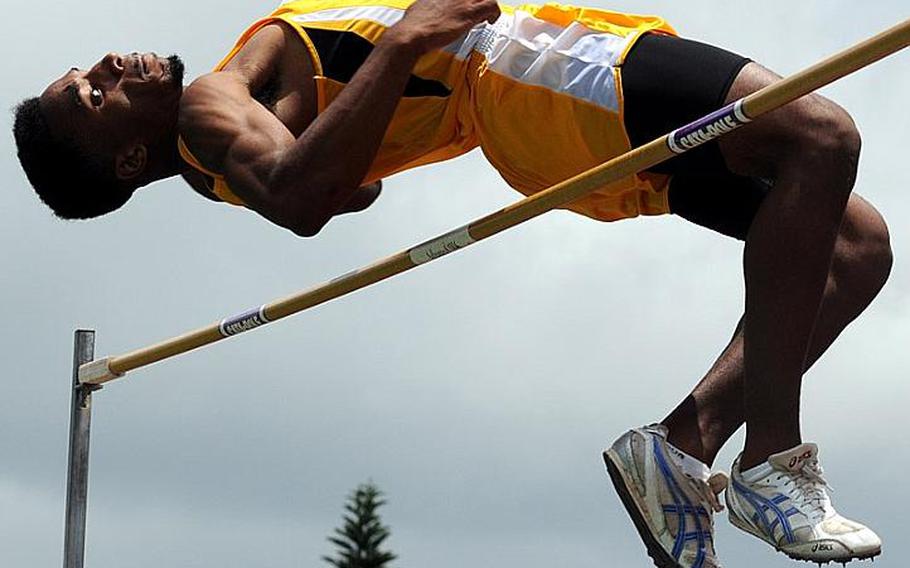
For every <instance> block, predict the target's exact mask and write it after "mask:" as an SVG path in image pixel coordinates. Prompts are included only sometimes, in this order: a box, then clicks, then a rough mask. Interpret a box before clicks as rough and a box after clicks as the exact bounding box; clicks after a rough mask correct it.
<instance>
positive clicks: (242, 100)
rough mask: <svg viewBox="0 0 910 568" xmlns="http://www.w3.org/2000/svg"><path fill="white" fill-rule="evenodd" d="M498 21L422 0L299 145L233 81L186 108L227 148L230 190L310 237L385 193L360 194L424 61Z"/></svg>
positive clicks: (210, 84) (490, 9)
mask: <svg viewBox="0 0 910 568" xmlns="http://www.w3.org/2000/svg"><path fill="white" fill-rule="evenodd" d="M498 16H499V7H498V5H497V4H496V2H495V0H418V1H417V2H415V3H414V4H412V5H411V7H410V8H409V9H408V12H407V13H406V14H405V17H404V18H403V19H402V20H401V22H399V23H398V24H396V25H395V26H393V27H392V28H390V29H389V30H387V31H386V32H385V33H384V34H383V36H382V38H381V39H380V41H379V42H378V43H377V44H376V46H375V48H374V49H373V51H372V53H371V54H370V56H369V57H368V58H367V59H366V61H365V62H364V63H363V65H362V66H361V67H360V69H359V70H358V71H357V73H356V74H355V75H354V77H353V78H352V79H351V81H350V83H349V84H348V85H347V86H346V87H345V88H344V89H343V90H342V92H341V93H340V94H339V95H338V97H337V98H336V99H335V100H334V101H333V102H332V104H331V105H329V107H328V108H327V109H326V110H325V111H324V112H323V113H321V114H320V115H319V116H318V117H317V118H316V119H315V120H314V121H313V122H312V123H311V124H310V125H309V126H307V128H306V129H305V130H304V131H303V133H302V134H301V135H300V136H299V137H297V138H294V136H293V135H292V134H291V133H290V131H289V130H288V129H287V128H286V127H285V126H284V125H283V124H282V123H281V122H280V121H279V120H278V119H277V118H275V116H274V115H272V114H271V113H270V112H268V111H267V110H265V109H264V108H263V107H262V106H261V105H259V104H258V103H256V102H255V101H254V100H253V99H252V98H251V97H250V93H249V89H248V88H247V87H245V86H244V85H243V84H242V83H240V82H239V81H236V79H232V78H231V77H230V74H227V73H214V74H212V75H209V76H208V77H206V78H204V79H205V80H204V81H202V80H200V81H197V82H196V83H194V85H193V87H191V88H190V89H188V90H187V92H186V94H185V95H184V99H185V101H184V102H183V103H182V104H183V106H184V108H192V105H193V104H194V102H198V101H200V100H202V101H205V102H206V121H207V122H208V123H210V124H216V126H215V127H214V128H212V129H210V131H215V132H217V133H218V138H220V140H218V141H212V143H213V145H214V146H215V147H219V148H222V149H223V152H220V153H219V155H217V156H215V157H213V158H212V161H213V162H214V165H218V166H220V167H219V168H218V170H219V171H221V172H223V174H224V176H225V178H226V181H227V182H228V185H229V186H230V187H231V189H232V190H233V191H234V192H235V193H237V195H238V196H239V197H240V198H241V199H243V200H244V202H245V203H246V204H247V205H248V206H249V207H251V208H252V209H254V210H256V211H257V212H259V213H260V214H262V215H263V216H265V217H266V218H268V219H270V220H272V221H273V222H275V223H277V224H279V225H281V226H283V227H286V228H288V229H290V230H292V231H293V232H294V233H296V234H298V235H301V236H312V235H315V234H316V233H318V232H319V230H321V229H322V227H323V226H324V225H325V224H326V223H327V222H328V221H329V219H331V218H332V216H334V215H336V214H339V213H341V212H345V211H354V210H358V207H359V208H360V209H363V208H365V207H367V206H368V205H369V204H370V203H372V201H373V200H375V198H376V196H377V195H378V187H374V188H373V189H369V188H366V189H361V187H360V186H361V183H362V182H363V179H364V177H365V176H366V173H367V171H368V170H369V167H370V165H371V164H372V162H373V159H374V158H375V156H376V152H377V151H378V149H379V145H380V143H381V142H382V137H383V135H384V134H385V131H386V129H387V127H388V124H389V121H390V120H391V118H392V115H393V113H394V111H395V108H396V106H397V105H398V100H399V99H400V98H401V94H402V93H403V92H404V88H405V84H406V83H407V80H408V78H409V77H410V74H411V71H412V69H413V67H414V64H415V63H416V61H417V59H418V58H419V57H420V56H421V55H423V54H425V53H427V52H429V51H431V50H433V49H438V48H440V47H443V46H445V45H447V44H449V43H451V42H452V41H454V40H455V39H457V38H458V37H459V36H461V35H462V34H463V33H465V32H466V31H467V30H468V29H470V28H471V27H473V26H474V25H476V24H478V23H480V22H482V21H484V20H488V21H495V19H496V18H497V17H498ZM213 101H217V103H213ZM358 192H361V193H360V194H358Z"/></svg>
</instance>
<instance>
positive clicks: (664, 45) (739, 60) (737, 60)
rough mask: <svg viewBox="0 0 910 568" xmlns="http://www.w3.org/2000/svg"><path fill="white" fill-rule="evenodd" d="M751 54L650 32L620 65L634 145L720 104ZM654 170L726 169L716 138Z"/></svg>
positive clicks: (718, 171) (715, 171) (626, 122)
mask: <svg viewBox="0 0 910 568" xmlns="http://www.w3.org/2000/svg"><path fill="white" fill-rule="evenodd" d="M749 63H750V60H749V59H747V58H745V57H743V56H741V55H737V54H735V53H732V52H730V51H726V50H724V49H721V48H718V47H714V46H712V45H708V44H704V43H700V42H697V41H692V40H689V39H684V38H680V37H675V36H669V35H663V34H646V35H644V36H643V37H642V38H640V39H639V40H638V42H637V43H636V44H635V46H634V47H633V48H632V50H631V51H630V52H629V54H628V56H627V57H626V60H625V62H624V64H623V66H622V69H621V78H622V90H623V101H624V114H623V122H624V125H625V127H626V131H627V133H628V135H629V139H630V141H631V143H632V146H633V147H637V146H641V145H643V144H645V143H647V142H650V141H651V140H654V139H655V138H658V137H660V136H663V135H665V134H667V133H668V132H671V131H672V130H675V129H676V128H679V127H680V126H684V125H686V124H688V123H690V122H692V121H694V120H696V119H699V118H701V117H703V116H705V115H707V114H710V113H712V112H714V111H716V110H717V109H719V108H721V107H722V106H723V105H724V103H725V101H726V100H727V98H728V96H729V94H730V90H731V87H732V86H733V84H734V82H735V80H736V79H737V77H739V76H740V74H741V71H742V70H743V68H745V67H747V66H748V65H749ZM652 171H656V172H658V173H664V174H669V175H676V174H678V173H687V174H691V173H699V174H701V173H712V174H721V173H726V172H727V171H728V168H727V167H726V164H725V162H724V159H723V156H722V155H721V151H720V148H719V146H718V144H717V142H716V141H713V142H709V143H707V144H705V145H703V146H700V147H698V148H695V149H693V150H690V151H689V152H686V153H685V154H683V155H681V156H677V157H674V158H672V159H670V160H668V161H667V162H664V163H663V164H660V165H658V166H656V167H654V168H652Z"/></svg>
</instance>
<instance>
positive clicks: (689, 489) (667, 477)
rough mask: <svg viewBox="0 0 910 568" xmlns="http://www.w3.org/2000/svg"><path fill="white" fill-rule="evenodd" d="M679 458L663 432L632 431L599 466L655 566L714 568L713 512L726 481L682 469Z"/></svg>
mask: <svg viewBox="0 0 910 568" xmlns="http://www.w3.org/2000/svg"><path fill="white" fill-rule="evenodd" d="M684 459H689V460H691V459H692V458H684V457H683V456H682V455H680V453H679V450H676V449H675V448H673V446H671V445H670V444H668V443H667V429H666V427H664V426H661V425H659V424H655V425H652V426H646V427H644V428H636V429H635V430H631V431H630V432H627V433H626V434H625V435H623V436H622V437H621V438H619V439H618V440H616V442H614V443H613V445H612V446H611V447H610V448H609V449H607V450H606V451H605V452H604V462H606V464H607V471H608V472H609V474H610V478H611V479H612V480H613V485H614V487H615V488H616V492H617V493H619V497H620V499H621V500H622V503H623V505H624V506H625V508H626V511H628V513H629V516H630V517H632V522H633V523H635V528H636V529H638V534H639V535H641V539H642V540H643V541H644V543H645V547H647V549H648V555H649V556H650V557H651V558H652V559H653V560H654V564H655V565H657V566H658V568H719V567H720V564H719V563H718V561H717V558H716V557H715V554H714V512H715V511H721V510H723V506H722V505H721V504H720V500H719V499H718V497H717V496H718V494H720V492H721V491H723V489H724V487H725V486H726V483H727V477H726V475H724V474H722V473H719V474H715V475H713V476H711V477H710V479H708V473H709V472H708V471H707V467H705V466H704V465H703V464H699V465H700V467H701V468H704V472H703V475H699V476H698V477H697V478H696V477H693V476H691V475H689V474H687V473H685V472H684V471H683V468H682V466H681V463H682V461H683V460H684Z"/></svg>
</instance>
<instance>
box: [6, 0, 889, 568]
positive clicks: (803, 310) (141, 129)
mask: <svg viewBox="0 0 910 568" xmlns="http://www.w3.org/2000/svg"><path fill="white" fill-rule="evenodd" d="M182 76H183V64H182V63H181V61H180V59H179V58H178V57H176V56H171V57H169V58H166V59H165V58H161V57H158V56H156V55H154V54H136V53H133V54H130V55H118V54H114V53H111V54H108V55H106V56H105V57H104V58H103V59H102V60H101V61H100V62H98V63H97V64H95V65H94V66H93V67H91V68H90V69H87V70H83V69H78V68H73V69H71V70H69V71H67V72H66V73H65V74H64V75H63V76H62V77H61V78H59V79H58V80H56V81H54V82H53V83H52V84H51V85H50V86H49V87H48V88H47V89H46V90H45V91H44V92H43V93H42V94H41V96H40V97H37V98H33V99H29V100H26V101H24V102H23V103H22V104H21V105H20V106H19V107H18V108H17V110H16V122H15V128H14V130H15V137H16V142H17V144H18V151H19V158H20V161H21V163H22V166H23V168H24V169H25V171H26V173H27V175H28V178H29V180H30V182H31V184H32V185H33V186H34V188H35V190H36V192H37V193H38V195H39V196H40V197H41V199H42V200H43V201H44V202H45V203H46V204H47V205H49V206H50V207H51V208H52V209H53V210H54V211H55V212H56V214H57V215H58V216H60V217H64V218H90V217H96V216H99V215H103V214H105V213H108V212H110V211H113V210H115V209H117V208H119V207H120V206H121V205H123V204H124V203H125V202H126V201H127V200H128V199H129V198H130V196H131V195H132V194H133V192H134V191H135V190H137V189H138V188H140V187H143V186H146V185H148V184H150V183H152V182H154V181H156V180H160V179H164V178H168V177H171V176H176V175H182V176H183V177H184V178H185V179H186V180H187V181H188V182H189V183H190V185H191V186H192V187H193V188H194V189H195V190H196V191H198V192H199V193H201V194H202V195H204V196H206V197H209V198H211V199H213V200H217V201H223V202H227V203H232V204H235V205H241V206H245V207H247V208H249V209H251V210H253V211H256V212H257V213H259V214H260V215H262V216H264V217H265V218H267V219H269V220H270V221H272V222H274V223H277V224H278V225H281V226H282V227H286V228H288V229H290V230H291V231H293V232H294V233H296V234H297V235H301V236H312V235H315V234H317V233H318V232H319V231H320V229H321V228H322V227H323V226H324V225H325V224H326V223H327V222H328V221H329V220H330V219H332V218H333V217H334V216H336V215H339V214H342V213H346V212H354V211H360V210H363V209H365V208H367V207H369V206H370V205H371V204H372V203H373V202H374V200H375V199H376V198H377V196H378V195H379V192H380V180H381V179H383V178H384V177H387V176H389V175H392V174H394V173H396V172H399V171H402V170H405V169H408V168H411V167H415V166H418V165H422V164H428V163H431V162H436V161H441V160H445V159H448V158H452V157H454V156H457V155H460V154H463V153H465V152H467V151H469V150H471V149H473V148H475V147H478V146H479V147H480V148H481V149H482V150H483V152H484V154H485V155H486V157H487V159H488V160H489V161H490V163H492V165H493V166H494V167H496V169H497V170H498V171H499V172H500V173H501V174H502V176H503V178H504V179H505V180H506V181H507V182H508V183H509V185H511V186H512V187H514V188H515V189H517V190H518V191H520V192H522V193H525V194H528V195H530V194H533V193H535V192H537V191H540V190H542V189H544V188H546V187H548V186H550V185H553V184H555V183H557V182H559V181H562V180H563V179H565V178H568V177H570V176H572V175H575V174H578V173H580V172H582V171H584V170H586V169H588V168H590V167H592V166H595V165H597V164H599V163H601V162H604V161H606V160H608V159H610V158H612V157H615V156H617V155H620V154H622V153H624V152H626V151H628V150H629V149H630V148H632V147H635V146H638V145H641V144H643V143H645V142H648V141H650V140H652V139H654V138H656V137H658V136H660V135H662V134H664V133H666V132H668V131H670V130H673V129H674V128H676V127H679V126H681V125H683V124H685V123H687V122H690V121H692V120H694V119H697V118H699V117H701V116H703V115H705V114H708V113H709V112H711V111H713V110H715V109H717V108H719V107H721V106H722V105H723V104H724V103H726V102H728V101H734V100H737V99H739V98H741V97H743V96H746V95H748V94H750V93H752V92H754V91H756V90H758V89H760V88H761V87H764V86H765V85H768V84H769V83H772V82H774V81H776V80H777V79H778V77H777V76H776V75H775V74H773V73H772V72H770V71H768V70H767V69H765V68H763V67H761V66H760V65H758V64H756V63H753V62H751V61H749V60H748V59H746V58H743V57H741V56H739V55H735V54H732V53H730V52H727V51H724V50H721V49H718V48H715V47H712V46H708V45H705V44H702V43H697V42H694V41H690V40H686V39H682V38H680V37H678V36H677V35H676V33H675V31H674V30H673V29H672V28H671V27H670V26H669V25H668V24H667V23H666V22H665V21H663V20H662V19H660V18H656V17H648V16H637V15H631V14H621V13H615V12H607V11H602V10H592V9H582V8H573V7H568V6H561V5H555V4H553V5H543V6H522V7H520V8H510V7H507V6H500V5H497V3H496V2H495V1H494V0H417V1H416V2H413V3H412V0H292V1H288V2H284V3H283V4H282V5H281V6H280V7H279V8H278V9H277V10H276V11H275V12H273V13H272V14H270V15H269V16H267V17H266V18H264V19H262V20H260V21H258V22H256V23H254V24H253V25H252V26H251V27H250V28H249V30H248V31H247V32H246V33H244V34H243V36H242V37H241V38H240V40H239V41H238V42H237V44H236V46H235V47H234V48H233V49H232V50H231V51H230V53H229V54H228V55H227V56H226V57H225V59H224V60H223V61H222V62H221V63H220V64H219V65H218V66H217V68H216V69H215V71H214V72H212V73H209V74H206V75H203V76H202V77H200V78H198V79H196V80H195V81H193V82H192V83H191V84H190V85H189V86H188V87H186V88H185V89H184V87H183V80H182ZM859 152H860V137H859V134H858V133H857V129H856V127H855V125H854V123H853V121H852V120H851V118H850V116H849V115H848V114H847V113H846V112H845V111H844V110H842V109H841V108H840V107H838V106H837V105H835V104H834V103H832V102H830V101H828V100H826V99H824V98H822V97H820V96H809V97H805V98H803V99H801V100H799V101H798V102H795V103H792V104H789V105H787V106H786V107H784V108H782V109H780V110H778V111H775V112H773V113H770V114H768V115H767V116H765V117H762V118H761V119H759V120H757V121H756V122H755V123H753V124H751V125H748V126H746V127H744V128H742V129H740V130H739V131H737V132H734V133H732V134H730V135H728V136H726V137H724V138H722V139H720V140H719V141H715V142H712V143H710V144H708V145H706V146H703V147H701V148H698V149H696V150H693V151H691V152H689V153H687V154H684V155H682V156H679V157H676V158H674V159H673V160H671V161H669V162H666V163H664V164H662V165H661V166H659V167H656V168H654V169H652V170H650V171H646V172H641V173H640V174H638V175H635V176H630V177H628V178H626V179H623V180H621V181H619V182H616V183H614V184H611V185H609V186H606V187H603V188H599V189H598V190H597V191H595V192H594V193H593V194H591V195H589V196H587V197H585V198H582V199H580V200H578V201H576V202H574V203H572V204H570V205H568V208H569V209H571V210H572V211H576V212H578V213H581V214H583V215H587V216H589V217H592V218H595V219H600V220H603V221H614V220H619V219H626V218H631V217H636V216H638V215H660V214H667V213H674V214H676V215H679V216H681V217H683V218H685V219H688V220H690V221H692V222H694V223H697V224H699V225H702V226H704V227H707V228H709V229H711V230H713V231H716V232H718V233H722V234H725V235H728V236H730V237H733V238H736V239H739V240H741V241H744V242H745V252H744V275H745V285H746V300H745V314H744V316H743V318H742V319H741V320H740V322H739V325H738V326H737V327H736V331H735V333H734V335H733V338H732V340H731V341H730V343H729V345H727V346H726V348H725V349H724V351H723V353H722V354H721V355H720V357H719V359H718V360H717V362H716V363H715V364H714V366H713V367H712V368H711V370H710V371H709V372H708V374H707V376H705V377H704V378H703V379H702V380H701V381H700V382H699V383H698V385H697V386H696V387H695V389H694V390H693V391H692V393H691V395H690V396H689V397H687V398H686V399H685V400H684V401H683V402H682V403H680V404H679V406H678V407H677V408H676V409H675V410H673V411H672V412H671V413H670V414H669V416H667V417H666V418H665V419H664V420H663V421H662V422H661V423H660V424H655V425H652V426H647V427H643V428H638V429H634V430H632V431H630V432H628V433H626V434H625V435H623V436H622V437H621V438H619V440H617V441H616V442H615V443H614V444H613V445H612V446H611V447H610V448H609V449H608V450H607V451H606V452H605V454H604V457H605V460H606V463H607V468H608V470H609V473H610V475H611V478H612V479H613V482H614V485H615V486H616V489H617V491H618V492H619V494H620V497H621V498H622V501H623V503H624V505H625V506H626V509H627V510H628V512H629V514H630V515H631V517H632V519H633V521H634V522H635V525H636V527H637V529H638V531H639V533H640V534H641V536H642V539H643V541H644V542H645V545H646V546H647V549H648V552H649V554H650V555H651V556H652V557H653V559H654V561H655V563H656V564H657V565H658V566H659V567H662V568H663V567H684V568H700V567H712V566H719V563H718V561H717V559H716V556H715V551H714V538H713V513H714V512H715V511H720V510H721V509H722V507H721V505H720V503H719V499H718V495H719V493H720V491H721V490H723V488H724V485H726V484H725V483H723V481H725V479H724V478H722V477H718V476H716V475H715V476H711V475H710V471H709V468H710V466H711V465H712V464H713V462H714V459H715V457H716V455H717V453H718V451H719V450H720V448H721V446H722V445H723V444H724V443H725V442H726V441H727V440H728V439H729V438H730V437H731V435H732V434H733V433H734V432H735V431H736V430H738V429H739V427H740V426H742V425H743V424H744V423H745V424H746V426H747V432H746V443H745V448H744V450H743V452H742V453H741V454H740V455H739V457H738V458H737V459H736V461H735V462H734V463H733V466H732V470H731V480H730V483H729V486H728V487H727V491H726V502H727V505H728V509H729V517H730V520H731V521H732V522H733V524H734V525H736V526H737V527H739V528H741V529H743V530H745V531H747V532H749V533H751V534H753V535H755V536H757V537H758V538H760V539H763V540H764V541H766V542H768V543H769V544H771V546H773V547H774V548H775V549H777V550H779V551H781V552H784V553H785V554H787V555H789V556H791V557H793V558H797V559H801V560H811V561H815V562H827V561H832V560H833V561H841V562H846V561H849V560H852V559H860V558H869V557H873V556H875V555H877V554H879V553H880V551H881V541H880V540H879V538H878V537H877V536H876V535H875V533H873V532H872V531H871V530H870V529H868V528H866V527H865V526H863V525H861V524H858V523H856V522H852V521H849V520H847V519H845V518H843V517H841V516H840V515H838V514H837V513H836V512H835V510H834V508H833V507H832V505H831V502H830V500H829V497H828V492H827V485H826V483H825V480H824V477H823V476H822V470H821V467H820V466H819V462H818V448H817V446H816V445H814V444H811V443H804V442H803V440H802V438H801V435H800V420H799V408H800V383H801V381H802V376H803V373H804V371H806V369H807V368H808V367H809V366H810V365H812V364H813V363H814V362H815V361H816V360H817V359H818V358H819V357H820V356H821V354H822V353H823V352H824V351H825V350H826V349H827V348H828V347H829V346H830V345H831V344H832V342H833V341H834V340H835V339H836V338H837V336H838V335H839V334H840V333H841V331H842V330H843V329H844V328H845V327H846V326H847V325H848V324H849V323H850V322H851V321H852V320H853V319H855V318H856V317H857V316H858V315H859V314H860V313H861V312H862V311H863V310H864V309H865V308H866V307H867V306H868V305H869V303H870V302H871V301H872V299H873V298H874V297H875V296H876V295H877V293H878V292H879V290H880V289H881V287H882V286H883V285H884V283H885V281H886V280H887V278H888V274H889V272H890V269H891V262H892V257H891V250H890V246H889V240H888V231H887V227H886V225H885V223H884V221H883V219H882V217H881V216H880V215H879V213H878V212H877V211H876V210H875V209H874V208H873V207H872V206H871V205H870V204H869V203H868V202H866V201H865V200H863V199H862V198H860V197H859V196H857V195H855V194H852V188H853V184H854V180H855V175H856V170H857V161H858V159H859Z"/></svg>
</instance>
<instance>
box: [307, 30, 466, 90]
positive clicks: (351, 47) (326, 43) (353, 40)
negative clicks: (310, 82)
mask: <svg viewBox="0 0 910 568" xmlns="http://www.w3.org/2000/svg"><path fill="white" fill-rule="evenodd" d="M305 29H306V33H307V35H308V36H309V37H310V40H311V41H312V42H313V45H314V46H316V52H317V53H318V54H319V60H320V61H321V62H322V72H323V73H324V74H325V76H326V77H328V78H329V79H333V80H335V81H338V82H339V83H349V82H350V81H351V77H353V76H354V73H356V72H357V70H358V69H360V66H361V65H363V62H364V61H366V59H367V57H369V56H370V53H372V52H373V44H372V43H370V42H369V40H367V39H365V38H363V37H361V36H359V35H357V34H356V33H354V32H339V31H335V30H322V29H318V28H305ZM451 94H452V90H451V89H449V88H448V87H446V86H445V84H443V83H442V82H440V81H434V80H432V79H422V78H420V77H417V76H416V75H411V77H410V78H409V79H408V84H407V86H405V88H404V96H405V97H448V96H449V95H451Z"/></svg>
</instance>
